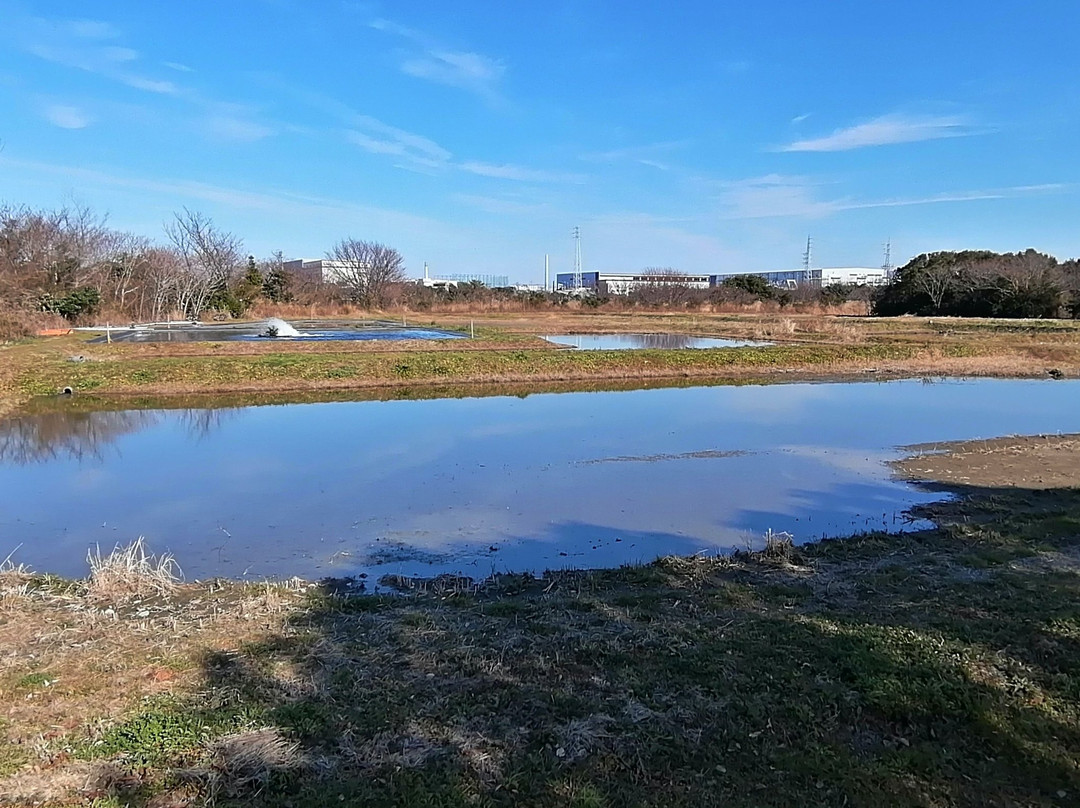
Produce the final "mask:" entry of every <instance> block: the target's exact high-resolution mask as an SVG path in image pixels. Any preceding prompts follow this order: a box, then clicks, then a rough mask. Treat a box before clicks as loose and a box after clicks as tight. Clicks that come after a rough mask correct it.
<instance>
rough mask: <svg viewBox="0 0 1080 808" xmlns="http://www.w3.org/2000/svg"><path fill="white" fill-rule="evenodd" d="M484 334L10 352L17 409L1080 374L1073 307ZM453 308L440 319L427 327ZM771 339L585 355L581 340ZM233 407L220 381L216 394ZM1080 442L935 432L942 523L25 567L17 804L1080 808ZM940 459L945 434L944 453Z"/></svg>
mask: <svg viewBox="0 0 1080 808" xmlns="http://www.w3.org/2000/svg"><path fill="white" fill-rule="evenodd" d="M470 319H475V325H476V327H477V336H478V338H477V339H476V340H470V341H469V342H468V344H467V345H465V344H462V343H461V342H447V343H434V344H433V343H411V344H396V345H387V344H373V343H342V344H337V345H335V344H327V343H322V344H307V345H301V344H292V345H289V344H280V343H243V344H236V343H234V344H201V343H188V344H180V345H160V344H159V345H121V344H116V345H88V344H87V343H86V341H85V339H84V338H82V337H80V336H75V335H70V336H66V337H57V338H49V339H35V340H28V341H24V342H21V343H17V344H8V345H5V346H2V347H0V416H2V415H4V414H9V413H13V412H17V411H19V409H20V408H26V409H29V410H40V409H48V408H49V407H51V406H57V405H58V404H59V403H61V402H58V400H57V399H56V398H55V394H56V392H57V391H58V390H60V389H61V388H63V387H66V386H71V387H72V388H74V390H75V391H76V396H75V398H74V399H73V400H66V399H65V400H63V402H62V403H63V406H65V407H68V408H72V407H74V408H79V407H83V406H85V407H89V408H93V407H94V406H96V403H95V401H94V400H93V397H94V396H106V397H107V396H118V395H119V396H125V397H126V401H127V402H128V403H129V405H130V406H132V407H136V408H137V407H141V406H163V402H164V406H170V405H176V406H182V405H191V404H197V405H198V406H214V405H235V404H243V403H254V402H256V401H258V402H267V401H273V400H279V399H280V400H292V399H297V398H301V399H321V398H327V397H330V398H334V397H352V396H357V395H362V396H365V397H378V398H383V397H386V398H392V397H397V396H399V395H405V396H410V397H412V396H444V395H471V394H485V393H490V392H503V393H505V392H514V391H521V392H529V391H536V390H561V389H567V388H579V387H584V388H586V389H601V388H602V389H607V388H619V387H625V386H631V387H632V386H643V385H650V384H665V385H666V384H696V383H702V382H710V383H712V382H726V383H745V382H762V381H773V380H788V379H795V378H801V379H805V378H808V379H815V378H820V379H824V378H867V377H869V378H878V377H883V376H897V375H921V374H926V375H1006V376H1045V375H1047V373H1048V372H1049V371H1051V370H1053V371H1055V372H1057V373H1058V374H1059V375H1062V376H1066V377H1076V376H1077V375H1080V329H1077V327H1076V325H1075V324H1073V323H1071V322H1060V321H1054V322H1050V321H1047V322H1031V323H1010V322H997V321H947V320H938V319H935V320H917V319H914V318H902V319H899V320H890V321H884V320H867V319H857V318H828V317H782V316H779V315H777V316H771V315H770V316H762V317H745V316H742V317H740V316H727V315H717V316H713V317H707V316H703V315H696V316H690V315H656V316H641V315H637V316H634V317H632V318H628V317H623V316H621V315H601V316H589V315H584V314H579V315H556V316H548V315H545V316H544V317H542V318H541V317H533V318H529V317H522V316H518V315H513V316H511V315H507V316H502V317H495V316H491V317H487V318H485V319H483V320H481V319H480V318H471V317H469V316H461V317H458V318H454V317H452V316H444V317H442V318H440V319H439V320H438V321H437V322H436V323H433V324H435V325H439V326H443V327H458V328H461V327H468V326H469V325H470V324H471V323H470ZM425 324H426V323H425ZM620 331H621V332H640V331H652V332H667V333H690V334H699V335H712V336H729V337H744V338H754V339H768V340H771V341H774V342H775V343H776V344H775V345H772V346H769V347H764V348H754V349H749V350H744V349H739V350H726V349H719V350H707V351H696V350H685V351H661V350H650V351H633V352H616V351H608V352H580V353H579V352H573V351H563V350H558V349H555V348H552V347H551V346H550V345H549V344H546V343H544V342H542V341H540V340H538V339H537V338H536V335H538V334H544V333H559V332H581V333H589V332H592V333H596V332H620ZM208 396H210V397H212V398H208ZM1076 445H1077V439H1076V437H1075V436H1073V437H1071V438H1054V439H1043V438H1040V439H1029V440H1022V439H1015V440H1009V441H1004V442H982V443H979V444H968V445H963V446H952V447H923V448H920V449H919V450H918V453H917V455H916V456H915V457H914V459H913V460H911V461H910V462H909V463H906V464H901V465H900V466H899V467H898V473H903V474H905V475H907V476H910V477H913V478H916V479H921V480H924V481H925V482H926V483H927V484H929V485H932V486H934V487H935V488H936V489H938V490H942V491H943V492H945V493H948V494H953V495H955V497H956V498H955V499H953V500H950V501H948V502H943V503H941V504H939V505H936V506H930V507H929V508H927V509H926V510H925V511H924V512H923V513H922V514H921V515H923V516H925V517H928V518H930V519H932V520H933V521H934V523H935V524H936V525H937V526H936V527H935V528H933V529H929V530H924V531H920V532H917V533H912V534H908V535H904V536H886V535H881V534H870V535H865V536H858V537H852V538H849V539H844V540H837V541H827V542H822V543H820V544H816V545H812V546H806V547H799V548H796V547H792V546H790V544H788V543H787V542H785V541H784V540H783V538H782V537H780V538H777V539H775V540H773V541H771V542H769V543H768V545H767V546H766V547H765V549H764V550H763V551H761V552H757V553H745V554H740V555H737V556H735V557H729V558H693V559H685V558H683V559H680V558H670V559H662V560H659V561H657V562H656V563H654V564H651V565H647V566H642V567H628V568H623V569H618V570H607V571H593V572H558V573H551V574H548V575H547V576H545V577H543V578H540V579H534V578H531V577H514V576H508V577H503V578H500V579H497V580H493V581H489V582H487V583H486V584H484V585H483V586H479V587H477V586H474V585H472V584H470V583H469V582H466V581H461V580H454V579H443V580H436V581H428V582H400V583H401V584H402V585H404V586H406V588H408V590H409V594H408V595H407V596H373V595H366V594H363V593H362V592H361V591H360V586H359V582H351V583H350V582H343V581H325V582H321V583H319V582H303V581H292V582H278V583H265V584H258V585H254V584H240V583H230V582H222V581H213V582H204V583H188V584H183V583H179V582H177V581H176V580H175V579H174V578H173V576H172V572H173V570H172V568H171V566H170V565H169V563H168V560H167V559H166V560H161V559H148V558H146V557H144V556H143V555H141V552H140V548H137V547H136V548H132V549H129V551H128V552H127V553H126V554H122V555H118V556H115V557H105V558H102V557H97V558H95V559H94V570H93V573H92V574H91V576H90V577H89V578H88V579H87V580H84V581H67V580H60V579H57V578H54V577H50V576H47V575H36V574H34V573H33V572H32V571H28V570H22V569H18V568H13V567H12V566H11V564H7V565H5V566H4V568H3V569H2V570H0V636H2V637H3V641H2V642H0V804H2V805H18V806H23V805H27V806H29V805H41V806H49V807H50V808H52V807H56V806H72V805H79V806H84V805H85V806H97V807H98V808H119V806H141V807H143V808H180V806H196V805H204V804H212V805H222V806H231V805H236V806H241V805H269V806H282V808H285V806H291V807H292V808H314V807H315V806H324V805H355V806H466V805H467V806H519V805H522V806H578V807H579V808H586V807H587V806H588V807H589V808H600V807H601V806H611V807H612V808H614V806H716V805H725V806H726V805H731V806H792V805H798V806H802V805H829V806H832V805H853V806H874V808H877V806H881V805H889V806H892V805H900V806H932V807H935V808H936V807H937V806H941V807H942V808H944V806H1017V805H1019V806H1068V805H1076V804H1080V763H1078V761H1080V673H1078V671H1080V609H1078V607H1077V604H1078V603H1080V515H1078V514H1080V464H1078V463H1075V462H1074V461H1073V458H1074V456H1075V448H1076ZM942 450H943V453H942Z"/></svg>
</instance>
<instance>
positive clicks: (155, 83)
mask: <svg viewBox="0 0 1080 808" xmlns="http://www.w3.org/2000/svg"><path fill="white" fill-rule="evenodd" d="M6 24H7V32H6V33H7V36H6V37H5V38H10V39H11V40H13V41H14V44H15V45H16V47H18V48H20V49H21V50H23V51H25V52H26V53H30V54H32V55H34V56H37V57H38V58H39V59H44V60H46V61H49V62H54V63H56V64H60V65H65V66H67V67H73V68H76V69H78V70H84V71H86V72H88V73H95V74H97V75H101V76H105V77H107V78H109V79H112V80H114V81H118V82H120V83H121V84H125V85H127V86H128V87H132V88H134V89H137V90H143V91H146V92H152V93H162V94H167V95H172V94H176V93H178V92H179V91H180V89H179V87H177V85H176V84H174V83H173V82H170V81H164V80H160V79H155V78H152V77H149V76H146V75H144V74H142V73H140V72H138V71H137V70H136V65H137V63H138V62H139V59H140V54H139V52H138V51H137V50H135V49H133V48H129V47H126V46H124V45H122V44H119V43H118V41H117V40H119V39H120V36H121V34H120V31H119V29H118V28H116V26H114V25H112V24H111V23H108V22H103V21H100V20H80V19H59V18H45V17H33V16H20V15H17V14H10V15H9V19H8V20H6Z"/></svg>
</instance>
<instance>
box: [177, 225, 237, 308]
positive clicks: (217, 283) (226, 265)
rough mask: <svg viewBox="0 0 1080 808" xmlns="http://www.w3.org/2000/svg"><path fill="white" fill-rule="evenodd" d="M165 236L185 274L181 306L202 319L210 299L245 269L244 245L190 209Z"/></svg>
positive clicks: (179, 295) (179, 293)
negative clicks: (171, 244) (241, 267)
mask: <svg viewBox="0 0 1080 808" xmlns="http://www.w3.org/2000/svg"><path fill="white" fill-rule="evenodd" d="M165 234H166V235H167V236H168V237H169V240H170V241H171V242H172V243H173V246H174V247H175V249H176V253H177V255H178V256H179V258H180V260H181V262H182V263H183V266H184V270H185V272H184V276H183V277H181V278H179V279H178V281H179V284H178V290H177V303H178V305H179V306H180V308H181V310H182V311H183V312H184V314H186V315H187V316H189V317H198V316H199V315H200V314H201V313H202V312H203V310H204V309H205V308H206V304H207V302H208V301H209V300H210V296H211V295H213V294H214V292H216V291H219V290H222V289H224V288H225V286H226V285H227V284H228V283H229V280H230V279H231V278H232V276H233V275H234V274H235V273H236V272H237V270H238V269H239V267H240V266H241V263H242V254H243V253H242V250H241V247H242V244H241V241H240V239H239V238H237V237H236V236H234V235H233V234H231V233H226V232H225V231H223V230H219V229H218V228H217V227H216V226H215V225H214V222H213V221H212V220H211V219H210V218H209V217H208V216H205V215H203V214H201V213H198V212H197V211H192V210H188V209H187V208H184V210H183V212H182V213H177V214H175V215H174V219H173V221H171V222H166V224H165Z"/></svg>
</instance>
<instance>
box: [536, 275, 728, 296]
mask: <svg viewBox="0 0 1080 808" xmlns="http://www.w3.org/2000/svg"><path fill="white" fill-rule="evenodd" d="M665 283H672V284H679V285H680V286H687V287H689V288H691V289H708V288H709V276H708V275H681V274H676V273H671V274H665V273H648V272H582V273H581V286H580V287H579V286H578V285H577V280H576V276H575V274H574V273H573V272H560V273H559V274H558V275H556V276H555V288H556V290H558V291H568V290H572V289H577V288H581V289H594V290H596V291H597V292H599V293H600V294H608V295H626V294H629V293H630V292H633V291H634V290H635V289H640V288H642V287H643V286H659V285H663V284H665Z"/></svg>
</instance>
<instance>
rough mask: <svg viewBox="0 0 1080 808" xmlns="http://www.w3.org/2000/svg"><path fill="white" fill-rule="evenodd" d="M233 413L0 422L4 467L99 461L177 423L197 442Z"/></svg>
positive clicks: (78, 415) (77, 415)
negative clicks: (120, 443)
mask: <svg viewBox="0 0 1080 808" xmlns="http://www.w3.org/2000/svg"><path fill="white" fill-rule="evenodd" d="M230 412H231V411H230V410H221V409H218V410H208V409H190V410H172V411H169V412H163V411H160V410H111V411H92V412H78V411H70V412H64V411H59V412H48V413H41V414H38V415H25V416H22V417H20V418H11V419H8V420H5V421H0V463H11V464H15V465H30V464H32V463H43V462H47V461H50V460H62V459H71V460H86V459H100V458H101V457H103V456H104V451H105V449H106V448H107V447H108V446H109V445H110V444H111V443H113V442H115V441H117V440H119V439H120V438H122V437H123V436H125V435H131V434H134V433H136V432H139V431H140V430H143V429H148V428H150V427H152V426H155V425H157V424H159V423H161V422H162V421H163V420H165V419H166V418H170V419H175V420H176V421H177V422H178V423H179V424H181V425H183V426H184V427H185V428H186V429H187V430H188V432H189V434H191V435H192V436H193V437H196V438H203V437H206V436H207V435H209V434H210V433H211V432H213V431H214V430H215V429H217V428H218V427H219V426H221V424H222V422H223V421H224V420H225V418H226V417H227V416H228V414H229V413H230Z"/></svg>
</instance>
